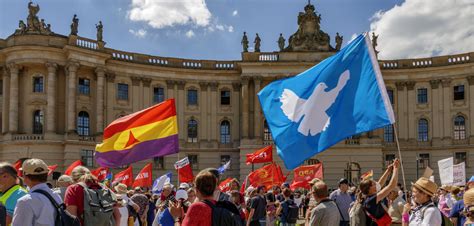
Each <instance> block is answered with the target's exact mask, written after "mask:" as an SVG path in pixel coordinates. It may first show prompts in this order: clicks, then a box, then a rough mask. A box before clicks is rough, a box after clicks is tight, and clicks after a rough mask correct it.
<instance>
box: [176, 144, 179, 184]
mask: <svg viewBox="0 0 474 226" xmlns="http://www.w3.org/2000/svg"><path fill="white" fill-rule="evenodd" d="M178 162H179V151H178ZM176 173H177V174H178V176H177V178H178V180H177V181H178V184H177V185H176V187H178V188H179V168H178V169H177V170H176Z"/></svg>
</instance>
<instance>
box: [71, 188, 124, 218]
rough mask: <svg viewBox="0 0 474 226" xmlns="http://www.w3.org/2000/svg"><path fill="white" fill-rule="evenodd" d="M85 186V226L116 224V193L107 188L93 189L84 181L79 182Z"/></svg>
mask: <svg viewBox="0 0 474 226" xmlns="http://www.w3.org/2000/svg"><path fill="white" fill-rule="evenodd" d="M78 184H79V185H81V186H82V187H83V188H84V213H83V217H82V219H84V226H110V225H114V219H113V217H112V215H113V210H114V208H113V207H114V204H115V202H116V200H115V195H113V194H112V192H111V191H110V190H109V189H107V188H101V189H91V188H89V187H88V186H87V185H86V184H84V183H78Z"/></svg>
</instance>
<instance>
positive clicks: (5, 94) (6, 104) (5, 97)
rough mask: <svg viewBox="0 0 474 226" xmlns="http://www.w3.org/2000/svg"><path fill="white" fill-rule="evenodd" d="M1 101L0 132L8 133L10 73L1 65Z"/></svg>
mask: <svg viewBox="0 0 474 226" xmlns="http://www.w3.org/2000/svg"><path fill="white" fill-rule="evenodd" d="M2 73H3V87H2V89H3V102H2V133H8V126H9V125H8V124H9V122H10V120H9V119H8V115H9V103H10V75H9V74H8V70H7V68H6V67H3V70H2Z"/></svg>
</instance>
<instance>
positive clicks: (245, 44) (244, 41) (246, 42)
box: [240, 31, 249, 53]
mask: <svg viewBox="0 0 474 226" xmlns="http://www.w3.org/2000/svg"><path fill="white" fill-rule="evenodd" d="M240 43H241V44H242V47H243V49H244V53H246V52H248V51H249V40H248V38H247V33H246V32H245V31H244V36H243V37H242V41H241V42H240Z"/></svg>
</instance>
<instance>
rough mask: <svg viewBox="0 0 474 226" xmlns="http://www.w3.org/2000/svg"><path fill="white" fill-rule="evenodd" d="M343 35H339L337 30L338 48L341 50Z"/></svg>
mask: <svg viewBox="0 0 474 226" xmlns="http://www.w3.org/2000/svg"><path fill="white" fill-rule="evenodd" d="M342 39H343V36H340V35H339V32H336V50H337V51H339V50H341V45H342Z"/></svg>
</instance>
